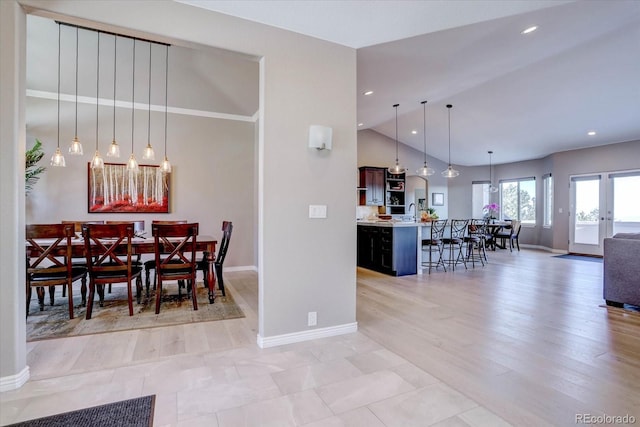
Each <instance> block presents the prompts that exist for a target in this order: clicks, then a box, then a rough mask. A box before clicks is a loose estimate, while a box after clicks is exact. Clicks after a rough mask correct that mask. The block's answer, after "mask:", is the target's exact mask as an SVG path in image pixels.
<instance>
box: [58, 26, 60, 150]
mask: <svg viewBox="0 0 640 427" xmlns="http://www.w3.org/2000/svg"><path fill="white" fill-rule="evenodd" d="M58 150H60V24H58Z"/></svg>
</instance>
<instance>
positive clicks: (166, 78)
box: [164, 45, 169, 160]
mask: <svg viewBox="0 0 640 427" xmlns="http://www.w3.org/2000/svg"><path fill="white" fill-rule="evenodd" d="M168 93H169V45H167V53H166V55H165V57H164V158H165V160H166V158H167V102H168V101H169V96H168Z"/></svg>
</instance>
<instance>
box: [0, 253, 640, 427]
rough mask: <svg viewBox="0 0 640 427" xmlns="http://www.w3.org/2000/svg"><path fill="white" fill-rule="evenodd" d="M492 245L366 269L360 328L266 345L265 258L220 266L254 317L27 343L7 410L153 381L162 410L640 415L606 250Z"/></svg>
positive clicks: (192, 415)
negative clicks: (250, 266)
mask: <svg viewBox="0 0 640 427" xmlns="http://www.w3.org/2000/svg"><path fill="white" fill-rule="evenodd" d="M489 256H490V263H489V264H488V265H487V266H485V267H480V266H477V267H476V268H475V269H471V268H469V269H468V270H464V268H462V269H460V268H458V269H457V270H456V271H455V272H452V271H448V272H446V273H445V272H442V271H437V272H433V271H432V273H431V275H426V274H425V275H422V276H418V275H414V276H405V277H400V278H394V277H390V276H385V275H382V274H378V273H375V272H371V271H369V270H364V269H358V278H357V321H358V326H359V332H358V333H356V334H348V335H344V336H340V337H333V338H326V339H323V340H315V341H310V342H305V343H299V344H293V345H289V346H281V347H276V348H271V349H264V350H263V349H259V348H258V347H257V346H256V334H257V311H258V289H257V276H256V274H255V273H251V272H234V273H229V274H228V275H227V274H225V277H228V280H226V282H228V286H229V289H230V290H231V291H232V292H233V294H234V297H235V298H236V301H237V302H238V304H239V305H240V307H241V308H242V310H243V311H244V312H245V314H246V318H243V319H233V320H228V321H218V322H209V323H199V324H191V325H180V326H174V327H164V328H154V329H146V330H135V331H125V332H117V333H108V334H100V335H90V336H83V337H72V338H63V339H56V340H45V341H39V342H35V343H28V345H27V349H28V364H29V366H30V369H31V379H30V380H29V382H28V383H27V384H26V385H25V386H23V387H22V388H21V389H20V390H16V391H13V392H5V393H2V394H1V395H0V424H1V425H6V424H9V423H11V422H16V421H21V420H24V419H30V418H35V417H40V416H46V415H50V414H53V413H59V412H64V411H68V410H74V409H78V408H82V407H89V406H94V405H97V404H102V403H107V402H111V401H117V400H122V399H125V398H131V397H137V396H143V395H146V394H156V399H157V400H156V411H155V425H156V426H164V425H171V426H197V425H203V426H214V427H215V426H219V427H222V426H232V427H236V426H249V427H251V426H254V425H274V426H275V425H277V426H287V425H292V426H293V425H308V426H314V427H319V426H340V425H342V426H363V427H364V426H366V427H374V426H382V427H384V426H396V425H397V426H408V425H415V426H428V425H431V426H438V427H455V426H458V427H459V426H475V427H484V426H486V427H495V426H498V425H514V426H536V427H537V426H545V425H554V426H570V425H576V415H577V414H590V415H592V416H601V415H605V414H606V415H608V416H624V415H627V414H628V415H630V416H633V417H635V420H636V423H637V424H640V312H633V311H625V310H622V309H616V308H606V307H604V306H603V300H602V264H601V263H597V262H589V261H580V260H569V259H561V258H555V257H553V256H552V254H549V253H546V252H541V251H533V250H522V251H521V252H514V253H510V252H509V251H505V250H501V251H497V252H490V253H489ZM203 337H204V338H205V339H203ZM578 424H579V423H578ZM603 424H604V425H606V424H612V423H611V422H605V423H600V425H603Z"/></svg>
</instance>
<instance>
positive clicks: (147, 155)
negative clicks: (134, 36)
mask: <svg viewBox="0 0 640 427" xmlns="http://www.w3.org/2000/svg"><path fill="white" fill-rule="evenodd" d="M142 158H143V159H144V160H155V159H156V153H155V152H154V151H153V147H152V146H151V43H149V121H148V122H147V146H146V147H145V149H144V153H143V154H142Z"/></svg>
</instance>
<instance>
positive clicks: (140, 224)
mask: <svg viewBox="0 0 640 427" xmlns="http://www.w3.org/2000/svg"><path fill="white" fill-rule="evenodd" d="M104 223H105V224H133V234H134V236H133V237H142V236H143V235H144V220H139V221H110V220H107V221H105V222H104ZM121 258H122V259H123V260H124V258H125V257H124V256H122V257H121ZM133 264H134V265H138V266H142V261H141V260H140V254H133ZM107 292H109V293H111V284H109V289H108V291H107Z"/></svg>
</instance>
